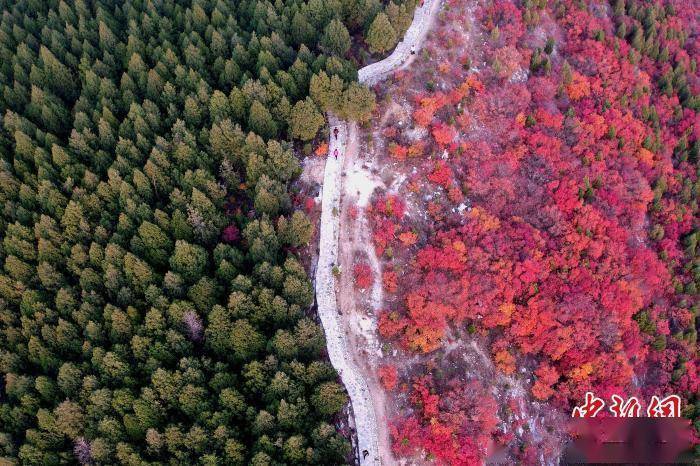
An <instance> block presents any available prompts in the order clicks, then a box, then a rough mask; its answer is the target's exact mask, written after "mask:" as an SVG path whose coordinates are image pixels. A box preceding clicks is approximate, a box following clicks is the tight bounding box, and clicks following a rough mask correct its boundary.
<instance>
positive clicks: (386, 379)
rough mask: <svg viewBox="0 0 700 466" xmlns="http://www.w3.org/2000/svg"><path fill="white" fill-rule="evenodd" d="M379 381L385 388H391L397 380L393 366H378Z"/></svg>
mask: <svg viewBox="0 0 700 466" xmlns="http://www.w3.org/2000/svg"><path fill="white" fill-rule="evenodd" d="M378 373H379V381H380V382H381V383H382V387H384V389H385V390H389V391H391V390H393V389H394V388H396V384H397V383H398V381H399V373H398V371H397V370H396V367H394V366H391V365H389V366H382V367H380V368H379V371H378Z"/></svg>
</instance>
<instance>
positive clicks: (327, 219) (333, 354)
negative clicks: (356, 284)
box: [316, 0, 440, 465]
mask: <svg viewBox="0 0 700 466" xmlns="http://www.w3.org/2000/svg"><path fill="white" fill-rule="evenodd" d="M439 4H440V0H425V2H424V4H423V5H422V6H419V7H417V8H416V10H415V13H414V17H413V22H412V23H411V26H410V27H409V28H408V30H407V31H406V34H405V36H404V39H403V41H401V42H400V43H399V44H398V45H397V46H396V49H394V52H393V53H392V54H391V55H390V56H388V57H387V58H385V59H384V60H382V61H379V62H377V63H373V64H371V65H368V66H366V67H364V68H362V69H361V70H359V72H358V76H359V81H360V82H361V83H365V84H368V85H372V84H375V83H377V82H379V81H380V80H381V79H383V78H385V77H386V76H387V75H388V74H389V73H391V72H393V71H394V70H396V69H398V68H401V67H405V66H408V64H410V62H411V61H412V58H413V56H412V55H411V50H412V49H413V50H414V51H415V52H418V50H420V46H421V43H422V41H423V39H424V38H425V36H426V34H427V31H428V28H429V26H430V24H431V20H432V18H433V17H434V15H435V13H437V11H438V10H439V7H440V5H439ZM329 124H330V126H331V128H338V138H337V140H336V138H335V137H334V134H333V130H332V129H331V134H330V144H329V151H328V158H327V160H326V168H325V172H324V177H323V188H322V189H323V193H322V198H321V199H322V212H321V226H320V235H319V236H320V239H319V243H320V244H319V258H318V266H317V268H316V300H317V303H318V314H319V317H320V319H321V324H322V325H323V330H324V331H325V334H326V341H327V346H328V355H329V357H330V360H331V364H333V367H335V369H336V370H337V371H338V373H339V374H340V378H341V379H342V381H343V384H344V385H345V388H346V389H347V391H348V394H349V395H350V402H351V404H352V411H353V414H354V418H355V427H356V429H357V443H358V454H359V463H360V464H361V465H365V464H367V465H370V464H371V465H377V464H381V460H380V458H381V456H380V453H379V442H378V435H377V419H376V418H375V415H374V406H373V402H372V394H371V393H370V391H369V388H368V386H367V382H366V381H365V379H364V376H363V375H362V372H361V371H360V370H359V369H358V368H357V366H356V365H355V364H354V363H353V360H352V357H351V356H350V353H349V352H348V348H347V342H346V338H345V332H344V331H343V326H342V325H341V323H340V318H341V317H340V315H339V313H338V306H337V301H336V294H335V276H334V274H333V267H334V266H335V265H336V264H337V262H338V233H339V227H338V225H339V220H340V215H339V214H340V193H341V192H342V191H341V177H340V171H341V167H342V166H343V160H344V159H345V147H346V146H347V137H348V128H347V124H346V123H345V122H343V121H338V120H336V119H335V118H334V117H332V116H329ZM336 149H337V151H338V152H337V153H338V157H337V158H336V157H335V156H334V153H335V151H336ZM344 273H351V272H350V270H345V271H344ZM381 421H382V422H386V420H385V419H382V420H381Z"/></svg>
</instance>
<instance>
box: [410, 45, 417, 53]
mask: <svg viewBox="0 0 700 466" xmlns="http://www.w3.org/2000/svg"><path fill="white" fill-rule="evenodd" d="M415 54H416V46H415V45H412V46H411V55H415Z"/></svg>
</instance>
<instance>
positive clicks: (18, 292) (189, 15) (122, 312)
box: [0, 0, 415, 466]
mask: <svg viewBox="0 0 700 466" xmlns="http://www.w3.org/2000/svg"><path fill="white" fill-rule="evenodd" d="M395 2H396V0H394V1H392V2H381V1H380V0H309V1H307V2H305V1H302V0H276V1H274V2H272V1H267V0H195V1H189V0H127V1H124V2H112V1H107V0H92V1H89V0H75V1H68V0H59V1H56V0H1V1H0V5H1V6H2V17H1V18H0V159H1V160H0V206H1V207H2V214H1V216H0V464H2V465H6V464H7V465H14V464H23V465H25V464H26V465H59V464H127V465H145V464H204V465H215V464H221V465H223V464H226V465H238V464H240V465H248V464H251V465H261V466H262V465H282V464H323V465H331V464H344V463H347V462H349V461H352V452H351V451H350V450H351V449H350V443H349V441H348V439H347V438H345V437H344V436H343V435H341V434H340V433H339V432H338V431H337V428H336V425H337V424H336V420H337V419H338V417H339V416H340V414H339V413H340V412H341V410H342V408H343V406H345V404H346V402H347V394H346V393H345V391H344V389H343V387H342V385H340V384H339V379H338V376H337V374H336V373H335V371H334V369H333V368H332V367H331V366H330V364H329V362H328V360H327V356H326V354H325V341H324V336H323V331H322V329H321V328H320V326H319V325H318V323H317V321H316V318H315V316H314V314H313V301H314V299H313V297H314V293H313V289H312V286H311V282H310V280H309V278H308V276H307V272H306V270H305V268H304V266H303V265H302V264H301V262H300V259H299V257H300V253H301V252H303V250H304V248H305V247H308V246H307V245H308V243H309V241H310V239H311V237H312V234H313V226H312V224H311V222H310V221H309V219H308V218H307V217H306V216H305V215H304V214H303V213H302V212H301V211H299V210H296V209H295V205H294V203H293V201H292V200H293V190H294V186H295V185H294V181H295V179H296V178H297V177H298V175H299V174H300V172H301V169H300V162H299V159H300V157H301V156H302V155H304V153H308V152H310V150H311V147H312V144H313V143H314V141H318V140H320V139H321V138H323V137H324V135H326V134H327V128H325V118H324V116H323V115H324V112H327V111H333V112H335V113H336V114H338V115H339V116H341V117H343V118H348V119H354V120H360V121H362V120H365V119H367V118H368V117H369V115H370V113H371V112H372V109H373V108H374V96H373V94H372V93H371V92H370V91H369V90H368V89H367V88H365V87H362V86H360V85H359V84H357V82H356V78H357V68H358V66H361V65H362V63H364V61H366V60H367V58H368V57H370V56H371V55H370V54H371V53H376V52H385V51H386V50H388V49H390V48H391V47H393V45H394V43H395V41H396V40H397V38H398V37H400V36H401V35H402V34H403V32H404V31H405V29H406V28H407V27H408V25H409V24H410V21H411V16H412V11H413V8H414V7H415V4H414V0H408V1H405V2H401V1H399V2H398V3H395ZM387 19H388V20H389V21H387ZM382 31H384V32H385V33H382ZM369 32H371V34H369ZM387 36H388V37H389V39H388V40H387ZM365 37H367V41H365ZM392 42H393V43H392Z"/></svg>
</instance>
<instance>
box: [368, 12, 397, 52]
mask: <svg viewBox="0 0 700 466" xmlns="http://www.w3.org/2000/svg"><path fill="white" fill-rule="evenodd" d="M396 41H397V34H396V31H395V30H394V27H393V26H392V25H391V22H390V21H389V17H388V16H387V15H386V13H383V12H382V13H379V14H378V15H377V16H376V17H375V18H374V21H372V24H371V25H370V27H369V31H367V44H368V45H369V50H370V52H372V53H383V52H386V51H387V50H391V49H393V48H394V46H395V45H396Z"/></svg>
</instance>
